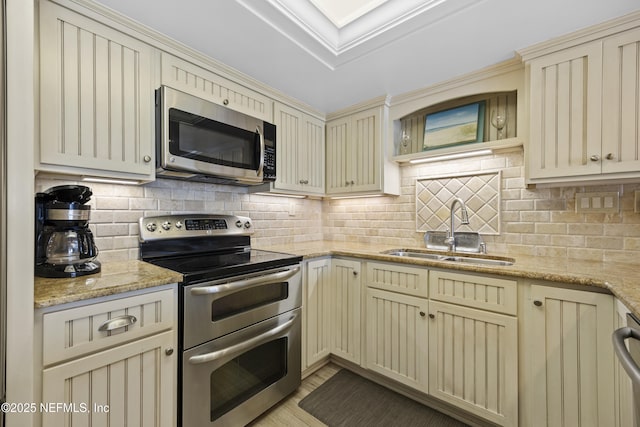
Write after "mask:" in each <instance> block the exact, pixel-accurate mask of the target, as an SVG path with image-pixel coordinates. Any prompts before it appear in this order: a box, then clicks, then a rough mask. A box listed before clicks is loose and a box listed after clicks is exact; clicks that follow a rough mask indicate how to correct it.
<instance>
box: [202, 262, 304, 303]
mask: <svg viewBox="0 0 640 427" xmlns="http://www.w3.org/2000/svg"><path fill="white" fill-rule="evenodd" d="M299 271H300V267H295V268H292V269H290V270H285V271H280V272H278V273H273V274H268V275H266V276H259V277H254V278H251V279H246V280H237V281H235V282H229V283H224V284H221V285H213V286H198V287H195V288H192V289H191V291H190V292H191V295H213V299H214V300H216V299H219V298H222V297H223V296H225V295H228V294H232V293H234V292H238V291H242V290H245V289H250V288H255V287H257V286H263V285H268V284H271V283H278V282H280V281H283V280H287V279H289V278H291V277H293V276H294V275H295V274H296V273H298V272H299Z"/></svg>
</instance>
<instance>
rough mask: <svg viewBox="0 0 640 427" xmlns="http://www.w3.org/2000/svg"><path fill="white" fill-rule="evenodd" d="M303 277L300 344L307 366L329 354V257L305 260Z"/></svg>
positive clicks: (304, 364) (305, 365)
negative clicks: (302, 314)
mask: <svg viewBox="0 0 640 427" xmlns="http://www.w3.org/2000/svg"><path fill="white" fill-rule="evenodd" d="M305 278H306V283H305V286H304V288H303V290H304V294H303V299H304V301H303V304H304V305H303V312H304V316H302V321H303V325H302V342H303V346H302V347H303V358H304V360H305V361H306V362H303V366H304V367H305V368H308V367H309V366H312V365H313V364H314V363H316V362H319V361H321V360H322V359H324V358H326V357H328V356H329V327H330V320H329V313H330V303H331V300H330V298H331V292H330V285H331V260H330V259H320V260H314V261H309V262H307V264H306V274H305Z"/></svg>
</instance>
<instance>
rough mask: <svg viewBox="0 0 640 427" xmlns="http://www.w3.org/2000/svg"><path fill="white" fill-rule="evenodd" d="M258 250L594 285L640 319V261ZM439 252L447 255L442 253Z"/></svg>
mask: <svg viewBox="0 0 640 427" xmlns="http://www.w3.org/2000/svg"><path fill="white" fill-rule="evenodd" d="M257 249H264V250H273V251H279V252H288V253H292V254H295V255H301V256H303V257H304V258H305V259H309V258H317V257H321V256H329V255H333V256H344V257H355V258H366V259H373V260H378V261H391V262H399V263H405V264H413V265H420V266H427V267H440V268H447V269H452V270H460V271H469V272H477V273H488V274H497V275H504V276H510V277H517V278H527V279H536V280H546V281H551V282H558V283H566V284H571V285H579V286H595V287H598V288H604V289H607V290H608V291H609V292H611V293H612V294H614V295H615V296H616V297H617V298H618V299H620V301H622V302H623V303H624V304H625V305H626V306H627V308H629V309H630V310H631V311H632V312H633V313H634V314H636V315H638V316H640V262H638V263H633V264H632V263H612V262H595V261H581V260H577V259H565V258H547V257H532V256H525V255H510V254H492V253H490V254H489V255H488V257H507V258H512V259H513V260H515V263H514V264H513V265H510V266H489V265H476V264H465V263H456V262H451V261H437V260H428V259H417V258H409V257H399V256H393V255H385V254H383V253H382V252H385V251H389V250H392V249H418V250H422V251H424V250H425V249H424V248H398V247H389V246H380V245H375V244H362V243H349V242H337V241H335V242H334V241H315V242H305V243H294V244H291V245H279V246H265V247H257ZM442 253H443V254H446V253H445V252H442ZM456 255H460V254H456Z"/></svg>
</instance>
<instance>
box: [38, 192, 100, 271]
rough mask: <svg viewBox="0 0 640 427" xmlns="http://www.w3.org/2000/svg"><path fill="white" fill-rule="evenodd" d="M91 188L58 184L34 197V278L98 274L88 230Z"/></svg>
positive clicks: (92, 241)
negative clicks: (88, 203)
mask: <svg viewBox="0 0 640 427" xmlns="http://www.w3.org/2000/svg"><path fill="white" fill-rule="evenodd" d="M91 194H92V193H91V189H90V188H89V187H85V186H82V185H60V186H57V187H52V188H49V189H48V190H46V191H44V192H43V193H37V194H36V260H35V264H36V265H35V275H36V276H40V277H77V276H83V275H86V274H94V273H98V272H99V271H100V263H99V262H98V261H96V260H95V259H96V257H97V256H98V248H96V245H95V242H94V240H93V234H92V233H91V230H90V229H89V214H90V212H91V206H88V205H86V203H87V202H88V201H89V200H90V199H91Z"/></svg>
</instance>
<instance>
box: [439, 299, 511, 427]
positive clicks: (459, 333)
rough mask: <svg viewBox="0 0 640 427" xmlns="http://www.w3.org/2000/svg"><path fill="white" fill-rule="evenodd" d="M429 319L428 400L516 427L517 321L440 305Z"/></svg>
mask: <svg viewBox="0 0 640 427" xmlns="http://www.w3.org/2000/svg"><path fill="white" fill-rule="evenodd" d="M429 318H430V319H431V320H430V324H429V394H431V395H432V396H434V397H437V398H439V399H442V400H444V401H446V402H449V403H451V404H453V405H455V406H457V407H459V408H462V409H465V410H467V411H469V412H471V413H474V414H476V415H478V416H480V417H483V418H486V419H488V420H490V421H492V422H494V423H496V424H499V425H503V426H517V425H518V336H517V335H518V331H517V330H518V323H517V319H516V318H515V317H510V316H505V315H501V314H495V313H490V312H487V311H482V310H475V309H471V308H466V307H460V306H456V305H452V304H447V303H442V302H437V301H430V302H429Z"/></svg>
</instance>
